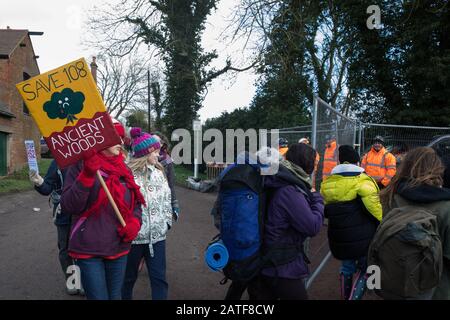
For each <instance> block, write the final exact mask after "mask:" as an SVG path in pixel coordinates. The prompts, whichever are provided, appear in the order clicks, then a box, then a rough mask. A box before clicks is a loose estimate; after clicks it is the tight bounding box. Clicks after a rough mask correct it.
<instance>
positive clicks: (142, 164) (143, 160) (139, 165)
mask: <svg viewBox="0 0 450 320" xmlns="http://www.w3.org/2000/svg"><path fill="white" fill-rule="evenodd" d="M147 164H148V157H147V156H145V157H139V158H132V159H131V160H130V161H129V162H128V167H129V168H130V169H131V171H133V173H135V172H138V171H141V172H147ZM155 167H156V168H157V169H159V170H161V171H162V173H163V174H164V176H165V177H166V172H165V170H164V167H163V166H162V164H161V163H159V162H156V163H155ZM166 178H167V177H166Z"/></svg>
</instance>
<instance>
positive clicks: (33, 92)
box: [16, 58, 106, 137]
mask: <svg viewBox="0 0 450 320" xmlns="http://www.w3.org/2000/svg"><path fill="white" fill-rule="evenodd" d="M16 87H17V89H18V90H19V92H20V94H21V95H22V98H23V100H24V101H25V103H26V105H27V107H28V109H29V110H30V113H31V115H32V117H33V118H34V120H35V121H36V123H37V124H38V127H39V129H40V130H41V133H42V135H43V136H44V137H49V136H50V135H51V134H52V133H53V132H60V131H62V130H63V129H64V128H65V127H66V126H68V125H75V124H76V123H77V121H78V120H79V119H82V118H85V119H89V118H92V117H93V116H94V114H95V113H97V112H105V111H106V108H105V105H104V104H103V100H102V98H101V96H100V93H99V92H98V90H97V85H96V84H95V81H94V78H93V77H92V74H91V72H90V70H89V68H88V66H87V63H86V60H84V58H81V59H78V60H76V61H73V62H70V63H68V64H65V65H63V66H62V67H59V68H57V69H54V70H51V71H49V72H46V73H43V74H41V75H39V76H36V77H33V78H31V79H28V80H26V81H23V82H20V83H18V84H17V85H16ZM64 89H67V90H66V91H65V92H64V94H61V93H62V92H63V90H64ZM78 92H81V93H82V94H83V95H84V101H83V108H82V110H80V112H77V111H79V109H80V107H79V106H77V105H72V104H71V103H79V102H80V99H82V98H81V97H80V95H78V94H77V93H78ZM71 97H73V100H75V101H70V98H71ZM52 98H53V99H52ZM60 98H61V99H60ZM45 106H47V108H45ZM52 107H53V108H52ZM65 109H68V110H67V111H66V110H65ZM70 109H73V110H70ZM46 110H47V111H46ZM71 111H73V113H71ZM58 112H59V114H58ZM75 112H76V113H75Z"/></svg>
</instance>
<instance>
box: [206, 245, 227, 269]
mask: <svg viewBox="0 0 450 320" xmlns="http://www.w3.org/2000/svg"><path fill="white" fill-rule="evenodd" d="M228 258H229V255H228V250H227V248H226V247H225V245H224V244H223V242H222V240H220V241H217V242H214V243H212V244H210V245H209V246H208V248H207V249H206V252H205V262H206V265H207V266H208V267H209V268H210V269H211V270H212V271H220V270H222V269H223V268H224V267H225V266H226V265H227V263H228Z"/></svg>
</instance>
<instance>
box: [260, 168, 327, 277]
mask: <svg viewBox="0 0 450 320" xmlns="http://www.w3.org/2000/svg"><path fill="white" fill-rule="evenodd" d="M296 168H297V174H295V173H294V172H293V171H292V170H290V169H288V168H286V167H285V166H284V165H283V164H282V163H281V165H280V167H279V171H278V173H277V174H276V175H273V176H266V177H265V182H264V186H265V188H267V190H268V192H269V194H270V202H269V206H268V211H267V221H266V223H265V232H264V246H265V247H266V248H268V247H271V246H272V245H276V244H287V245H303V242H304V241H305V239H306V238H307V237H313V236H315V235H317V234H318V233H319V231H320V227H321V226H322V223H323V208H324V207H323V199H322V196H321V195H320V194H319V193H318V192H314V193H312V192H311V191H310V189H311V184H310V182H309V177H308V175H307V174H306V173H304V172H303V173H301V171H302V170H301V169H300V168H299V167H296ZM298 169H300V170H301V171H298ZM262 274H263V275H265V276H270V277H280V278H287V279H301V278H304V277H306V276H308V274H309V270H308V266H307V264H306V261H305V256H304V255H303V254H300V255H299V256H298V258H296V259H295V260H293V261H292V262H290V263H287V264H284V265H280V266H277V267H270V268H265V269H263V270H262Z"/></svg>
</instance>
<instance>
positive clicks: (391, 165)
mask: <svg viewBox="0 0 450 320" xmlns="http://www.w3.org/2000/svg"><path fill="white" fill-rule="evenodd" d="M361 167H363V168H364V170H366V173H367V174H368V175H369V176H371V177H372V178H373V179H374V180H375V181H376V182H380V183H381V184H382V185H383V186H385V187H386V186H387V185H388V184H389V183H390V182H391V179H392V178H393V177H394V176H395V173H396V171H397V166H396V160H395V157H394V156H393V155H392V153H390V152H388V151H387V150H386V148H384V147H383V148H381V149H380V151H378V152H376V151H375V150H374V149H373V147H372V149H370V151H369V152H368V153H367V154H366V155H364V157H363V159H362V161H361Z"/></svg>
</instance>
